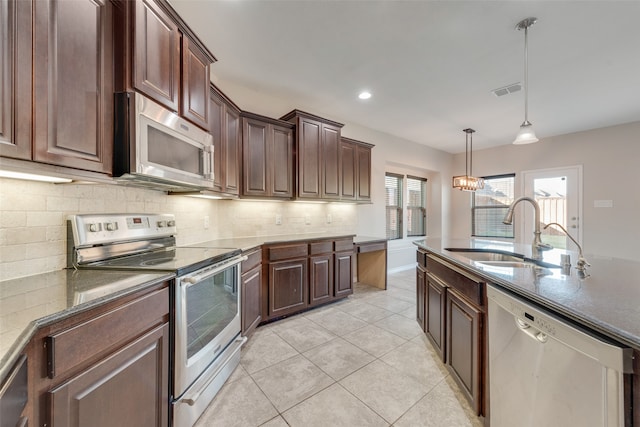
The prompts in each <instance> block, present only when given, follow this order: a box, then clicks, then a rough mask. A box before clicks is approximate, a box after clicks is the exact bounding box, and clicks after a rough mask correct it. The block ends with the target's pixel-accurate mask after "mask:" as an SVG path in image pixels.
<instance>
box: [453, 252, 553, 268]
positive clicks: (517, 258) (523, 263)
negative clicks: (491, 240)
mask: <svg viewBox="0 0 640 427" xmlns="http://www.w3.org/2000/svg"><path fill="white" fill-rule="evenodd" d="M445 250H447V251H449V252H456V253H458V254H459V255H460V256H463V257H465V258H467V259H470V260H472V261H475V262H477V263H479V264H484V265H487V266H492V267H510V268H533V267H544V268H560V266H559V265H555V264H550V263H548V262H544V261H539V260H535V259H530V258H527V257H525V256H524V255H521V254H517V253H513V252H506V251H501V250H493V249H478V248H445Z"/></svg>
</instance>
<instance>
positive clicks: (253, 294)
mask: <svg viewBox="0 0 640 427" xmlns="http://www.w3.org/2000/svg"><path fill="white" fill-rule="evenodd" d="M241 292H242V294H241V295H242V306H241V311H242V335H244V336H248V335H251V333H252V332H253V330H254V329H255V328H256V327H257V326H258V324H260V322H261V321H262V267H261V266H257V267H255V268H253V269H252V270H249V271H248V272H246V273H243V274H242V291H241Z"/></svg>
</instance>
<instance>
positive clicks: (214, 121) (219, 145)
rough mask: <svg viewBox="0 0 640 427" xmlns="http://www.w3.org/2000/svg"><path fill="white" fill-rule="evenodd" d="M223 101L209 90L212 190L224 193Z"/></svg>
mask: <svg viewBox="0 0 640 427" xmlns="http://www.w3.org/2000/svg"><path fill="white" fill-rule="evenodd" d="M224 115H225V105H224V101H223V100H222V99H221V98H219V97H218V96H217V95H216V93H215V92H214V91H213V89H211V92H210V95H209V131H210V133H211V136H212V137H213V188H214V190H215V191H224V176H225V173H226V172H225V170H224V163H225V162H224V161H223V158H224V146H225V144H224V141H223V140H224V136H225V130H224Z"/></svg>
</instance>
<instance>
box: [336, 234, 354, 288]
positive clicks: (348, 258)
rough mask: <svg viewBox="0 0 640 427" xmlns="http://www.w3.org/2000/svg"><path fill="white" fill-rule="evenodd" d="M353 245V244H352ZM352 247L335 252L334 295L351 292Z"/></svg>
mask: <svg viewBox="0 0 640 427" xmlns="http://www.w3.org/2000/svg"><path fill="white" fill-rule="evenodd" d="M352 246H353V244H352ZM352 260H353V249H352V250H351V251H350V252H336V254H335V271H336V274H335V288H336V289H335V292H336V293H335V296H336V298H339V297H344V296H347V295H350V294H352V293H353V267H352V265H353V264H352Z"/></svg>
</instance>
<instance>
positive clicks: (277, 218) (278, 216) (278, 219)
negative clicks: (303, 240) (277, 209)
mask: <svg viewBox="0 0 640 427" xmlns="http://www.w3.org/2000/svg"><path fill="white" fill-rule="evenodd" d="M276 225H282V215H280V214H276Z"/></svg>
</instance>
